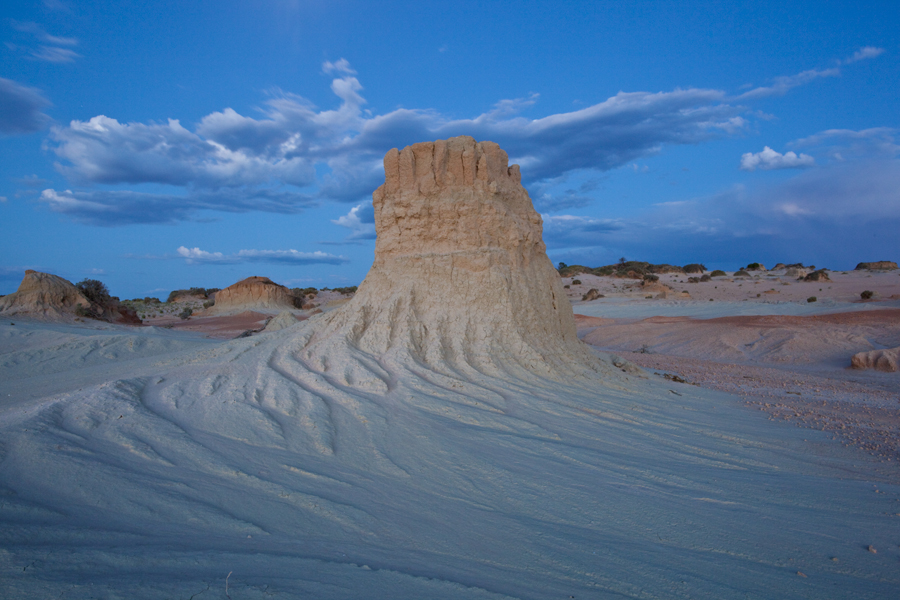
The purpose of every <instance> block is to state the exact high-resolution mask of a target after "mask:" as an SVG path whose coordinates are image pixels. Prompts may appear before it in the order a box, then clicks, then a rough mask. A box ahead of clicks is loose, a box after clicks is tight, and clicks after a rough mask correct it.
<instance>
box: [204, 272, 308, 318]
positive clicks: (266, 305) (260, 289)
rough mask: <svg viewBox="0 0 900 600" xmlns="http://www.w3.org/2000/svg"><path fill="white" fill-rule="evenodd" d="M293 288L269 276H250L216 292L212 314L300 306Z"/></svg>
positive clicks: (284, 308)
mask: <svg viewBox="0 0 900 600" xmlns="http://www.w3.org/2000/svg"><path fill="white" fill-rule="evenodd" d="M296 302H297V301H296V299H295V297H294V295H293V294H292V293H291V290H289V289H288V288H286V287H284V286H283V285H279V284H277V283H275V282H274V281H272V280H271V279H269V278H268V277H256V276H254V277H248V278H247V279H243V280H241V281H238V282H237V283H235V284H234V285H230V286H228V287H227V288H225V289H224V290H220V291H218V292H216V304H215V305H214V306H213V307H212V308H210V310H209V313H210V314H214V315H215V314H223V313H231V312H234V311H245V310H264V311H269V312H272V311H278V312H281V311H282V310H290V309H293V308H299V306H296Z"/></svg>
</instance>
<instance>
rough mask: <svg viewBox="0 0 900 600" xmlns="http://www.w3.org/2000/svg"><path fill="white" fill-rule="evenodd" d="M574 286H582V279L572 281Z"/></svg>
mask: <svg viewBox="0 0 900 600" xmlns="http://www.w3.org/2000/svg"><path fill="white" fill-rule="evenodd" d="M572 285H581V280H580V279H573V280H572Z"/></svg>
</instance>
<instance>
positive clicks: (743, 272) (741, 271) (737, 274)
mask: <svg viewBox="0 0 900 600" xmlns="http://www.w3.org/2000/svg"><path fill="white" fill-rule="evenodd" d="M734 276H735V277H750V273H748V272H747V271H745V270H743V269H741V270H740V271H738V272H737V273H735V274H734Z"/></svg>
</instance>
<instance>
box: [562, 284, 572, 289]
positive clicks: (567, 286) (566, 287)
mask: <svg viewBox="0 0 900 600" xmlns="http://www.w3.org/2000/svg"><path fill="white" fill-rule="evenodd" d="M563 287H564V288H565V289H569V288H570V287H572V286H571V285H564V286H563Z"/></svg>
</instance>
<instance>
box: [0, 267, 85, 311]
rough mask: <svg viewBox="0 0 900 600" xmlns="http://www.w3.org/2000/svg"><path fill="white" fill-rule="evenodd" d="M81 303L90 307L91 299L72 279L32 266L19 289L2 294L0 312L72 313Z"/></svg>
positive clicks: (26, 272)
mask: <svg viewBox="0 0 900 600" xmlns="http://www.w3.org/2000/svg"><path fill="white" fill-rule="evenodd" d="M78 305H81V306H83V307H84V308H86V309H87V308H89V307H90V306H91V302H90V300H88V299H87V298H85V297H84V295H83V294H82V293H81V292H80V291H78V288H76V287H75V286H74V285H72V282H70V281H69V280H67V279H63V278H62V277H58V276H56V275H51V274H50V273H41V272H40V271H32V270H30V269H29V270H28V271H25V277H23V278H22V283H20V284H19V289H18V290H16V292H15V293H13V294H10V295H8V296H3V297H2V298H0V312H2V313H3V314H4V315H8V316H12V315H28V316H35V317H48V318H60V317H68V316H71V315H74V314H75V309H76V307H77V306H78Z"/></svg>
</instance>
